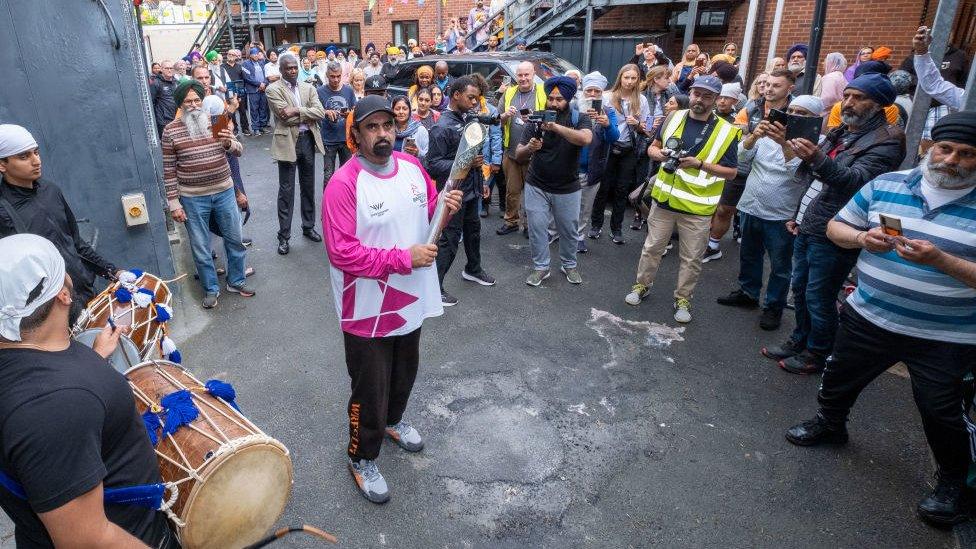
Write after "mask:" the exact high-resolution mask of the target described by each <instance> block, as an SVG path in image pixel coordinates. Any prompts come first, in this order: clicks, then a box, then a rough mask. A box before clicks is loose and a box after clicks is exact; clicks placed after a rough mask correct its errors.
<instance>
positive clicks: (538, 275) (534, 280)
mask: <svg viewBox="0 0 976 549" xmlns="http://www.w3.org/2000/svg"><path fill="white" fill-rule="evenodd" d="M547 278H549V270H548V269H547V270H545V271H538V270H537V271H532V274H530V275H529V278H526V279H525V283H526V284H528V285H529V286H538V285H540V284H542V281H543V280H545V279H547Z"/></svg>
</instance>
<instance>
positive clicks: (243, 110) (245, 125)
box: [237, 93, 251, 132]
mask: <svg viewBox="0 0 976 549" xmlns="http://www.w3.org/2000/svg"><path fill="white" fill-rule="evenodd" d="M237 100H238V101H240V105H239V106H238V107H237V114H238V115H239V116H240V119H241V131H242V132H250V131H251V124H250V122H249V121H248V118H247V117H248V112H247V109H248V106H247V94H246V93H242V94H240V95H238V96H237Z"/></svg>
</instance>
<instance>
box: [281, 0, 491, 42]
mask: <svg viewBox="0 0 976 549" xmlns="http://www.w3.org/2000/svg"><path fill="white" fill-rule="evenodd" d="M291 1H299V0H291ZM417 1H418V0H408V3H406V4H404V3H403V2H402V1H401V0H392V1H391V0H379V1H378V2H377V3H376V7H375V8H374V9H373V24H372V25H366V24H365V23H363V10H365V9H366V2H365V1H362V2H350V1H349V0H319V1H318V5H319V11H318V20H317V22H316V24H315V38H316V40H318V41H323V42H324V41H335V40H338V38H339V23H359V29H360V32H361V34H362V42H363V45H364V46H365V45H366V44H367V43H369V42H373V43H375V44H376V45H377V46H378V47H382V45H383V44H384V43H386V42H387V41H388V40H392V39H393V22H394V21H417V22H418V23H419V30H420V39H421V40H433V39H434V38H435V36H436V34H437V2H439V1H440V0H425V1H424V5H423V6H418V5H417ZM487 3H488V2H485V4H487ZM472 7H474V2H473V1H470V0H447V5H446V6H444V7H443V8H441V14H442V18H443V21H444V28H445V29H447V28H448V27H449V25H448V23H447V22H448V21H449V20H450V18H451V17H459V16H461V15H464V16H465V17H467V14H468V11H469V10H470V9H471V8H472ZM390 8H393V13H392V14H391V13H389V9H390Z"/></svg>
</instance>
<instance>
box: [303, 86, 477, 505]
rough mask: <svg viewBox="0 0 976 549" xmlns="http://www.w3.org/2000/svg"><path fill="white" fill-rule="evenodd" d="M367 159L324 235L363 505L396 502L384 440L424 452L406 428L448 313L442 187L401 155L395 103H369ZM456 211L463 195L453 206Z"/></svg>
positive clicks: (351, 170) (363, 110)
mask: <svg viewBox="0 0 976 549" xmlns="http://www.w3.org/2000/svg"><path fill="white" fill-rule="evenodd" d="M350 129H351V131H352V136H353V140H354V141H355V142H356V148H357V151H358V152H357V153H356V155H355V156H353V157H352V159H351V160H349V162H346V163H345V164H344V165H343V166H342V167H341V168H339V170H338V171H336V173H335V175H333V176H332V180H331V181H330V182H329V184H328V185H327V186H326V188H325V195H324V198H323V200H322V227H323V231H324V232H325V247H326V251H327V252H328V256H329V265H330V278H331V280H332V290H333V293H334V295H335V304H336V310H337V312H338V315H339V320H340V325H341V327H342V332H343V334H342V335H343V341H344V344H345V351H346V368H347V370H348V372H349V377H350V378H351V381H352V383H351V385H352V395H351V396H350V398H349V405H348V414H349V445H348V447H347V453H348V457H349V472H350V473H352V476H353V479H354V480H355V482H356V486H357V487H358V488H359V490H360V492H361V493H362V494H363V496H365V497H366V499H368V500H369V501H372V502H374V503H384V502H386V501H387V500H389V498H390V495H389V489H388V487H387V484H386V480H385V479H384V478H383V475H382V474H380V471H379V468H378V467H377V465H376V458H377V457H379V453H380V447H381V446H382V443H383V438H384V436H389V437H390V438H392V439H393V441H394V442H396V443H397V444H398V445H400V446H401V447H402V448H403V449H405V450H407V451H409V452H417V451H420V450H421V449H422V448H423V440H422V439H421V437H420V434H419V433H418V432H417V430H416V429H415V428H414V427H412V426H411V425H410V424H409V423H408V422H406V421H404V420H403V413H404V410H406V407H407V400H408V399H409V398H410V392H411V390H412V388H413V383H414V380H415V379H416V376H417V367H418V364H419V361H420V327H421V324H423V321H424V319H425V318H427V317H431V316H438V315H440V314H442V313H443V308H442V307H441V303H440V299H439V296H438V283H437V272H436V271H435V269H434V267H433V264H434V260H435V258H436V257H437V246H435V245H432V244H424V241H425V239H426V237H427V232H428V229H429V227H430V218H431V216H432V215H433V213H434V207H435V206H436V202H437V190H436V188H435V186H434V181H433V180H432V179H431V178H430V176H428V175H427V172H425V171H424V169H423V168H422V167H421V165H420V163H419V161H418V160H417V159H416V158H415V157H413V156H410V155H408V154H404V153H401V152H394V151H393V142H394V140H395V138H396V126H395V123H394V121H393V111H392V110H391V109H390V106H389V104H388V103H387V101H386V99H384V98H382V97H377V96H367V97H364V98H363V99H362V100H360V101H359V103H357V104H356V108H355V109H354V110H353V123H352V125H351V128H350ZM445 206H446V207H447V211H448V212H450V213H454V212H457V211H458V209H459V208H460V207H461V192H460V191H452V192H451V193H449V194H448V195H447V196H446V203H445Z"/></svg>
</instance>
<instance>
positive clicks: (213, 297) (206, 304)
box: [203, 292, 220, 309]
mask: <svg viewBox="0 0 976 549" xmlns="http://www.w3.org/2000/svg"><path fill="white" fill-rule="evenodd" d="M218 297H220V293H219V292H218V293H216V294H207V295H205V296H203V308H204V309H213V308H214V307H216V306H217V298H218Z"/></svg>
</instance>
